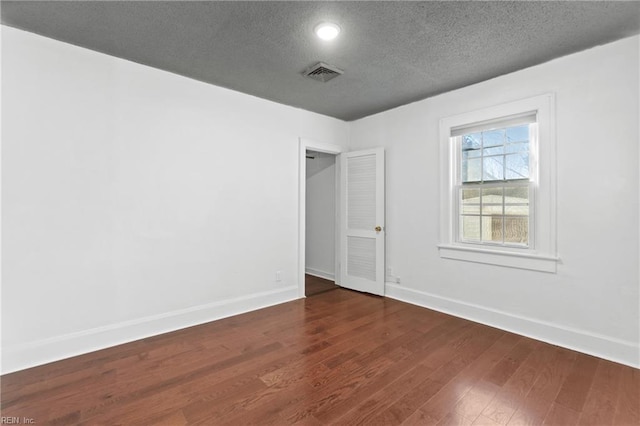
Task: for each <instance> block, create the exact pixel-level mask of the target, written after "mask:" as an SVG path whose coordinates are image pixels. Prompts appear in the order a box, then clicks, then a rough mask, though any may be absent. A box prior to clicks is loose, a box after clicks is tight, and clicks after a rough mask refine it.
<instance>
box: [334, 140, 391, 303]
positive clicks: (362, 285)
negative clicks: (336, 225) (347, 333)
mask: <svg viewBox="0 0 640 426" xmlns="http://www.w3.org/2000/svg"><path fill="white" fill-rule="evenodd" d="M384 196H385V191H384V149H383V148H374V149H369V150H365V151H353V152H347V153H342V154H340V259H341V260H340V264H341V265H340V285H341V286H342V287H346V288H349V289H352V290H357V291H363V292H367V293H372V294H377V295H380V296H383V295H384V278H385V274H384V263H385V258H384V254H385V253H384V247H385V241H384V240H385V238H384V236H385V228H384V227H385V225H384Z"/></svg>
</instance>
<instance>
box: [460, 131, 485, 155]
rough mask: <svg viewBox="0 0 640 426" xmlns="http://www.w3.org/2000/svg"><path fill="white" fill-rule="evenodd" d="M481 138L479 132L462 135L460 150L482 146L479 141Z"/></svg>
mask: <svg viewBox="0 0 640 426" xmlns="http://www.w3.org/2000/svg"><path fill="white" fill-rule="evenodd" d="M481 140H482V135H481V133H471V134H468V135H464V136H462V150H463V151H466V150H468V149H480V148H481V147H482V144H481V143H480V141H481Z"/></svg>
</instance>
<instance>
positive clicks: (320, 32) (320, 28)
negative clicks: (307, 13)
mask: <svg viewBox="0 0 640 426" xmlns="http://www.w3.org/2000/svg"><path fill="white" fill-rule="evenodd" d="M314 31H315V33H316V35H317V36H318V37H320V38H321V39H323V40H333V39H334V38H336V37H338V34H340V27H339V26H338V25H336V24H333V23H331V22H321V23H319V24H318V25H316V28H315V29H314Z"/></svg>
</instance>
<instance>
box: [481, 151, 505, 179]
mask: <svg viewBox="0 0 640 426" xmlns="http://www.w3.org/2000/svg"><path fill="white" fill-rule="evenodd" d="M483 165H484V167H483V169H482V180H484V181H493V180H503V179H504V157H503V156H501V155H500V156H497V157H485V158H483Z"/></svg>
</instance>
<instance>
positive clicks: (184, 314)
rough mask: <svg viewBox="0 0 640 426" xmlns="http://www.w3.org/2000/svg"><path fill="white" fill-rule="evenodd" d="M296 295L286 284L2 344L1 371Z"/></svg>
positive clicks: (113, 343)
mask: <svg viewBox="0 0 640 426" xmlns="http://www.w3.org/2000/svg"><path fill="white" fill-rule="evenodd" d="M295 299H298V287H297V286H289V287H286V288H280V289H275V290H270V291H264V292H260V293H256V294H252V295H248V296H242V297H236V298H232V299H227V300H223V301H218V302H213V303H208V304H204V305H200V306H194V307H190V308H186V309H181V310H177V311H173V312H167V313H163V314H159V315H153V316H148V317H145V318H138V319H135V320H131V321H124V322H120V323H116V324H110V325H107V326H103V327H97V328H93V329H88V330H82V331H78V332H75V333H69V334H64V335H60V336H54V337H50V338H47V339H42V340H37V341H32V342H26V343H20V344H14V345H7V346H4V347H3V348H2V371H1V374H8V373H13V372H16V371H19V370H25V369H27V368H31V367H36V366H39V365H43V364H47V363H50V362H55V361H60V360H63V359H65V358H71V357H74V356H77V355H82V354H86V353H89V352H94V351H98V350H101V349H106V348H109V347H112V346H117V345H121V344H124V343H130V342H133V341H136V340H140V339H144V338H148V337H152V336H157V335H160V334H163V333H169V332H172V331H176V330H180V329H183V328H187V327H192V326H196V325H201V324H205V323H208V322H211V321H216V320H219V319H222V318H227V317H231V316H234V315H239V314H243V313H247V312H251V311H255V310H258V309H262V308H266V307H269V306H273V305H277V304H280V303H284V302H288V301H291V300H295Z"/></svg>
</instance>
